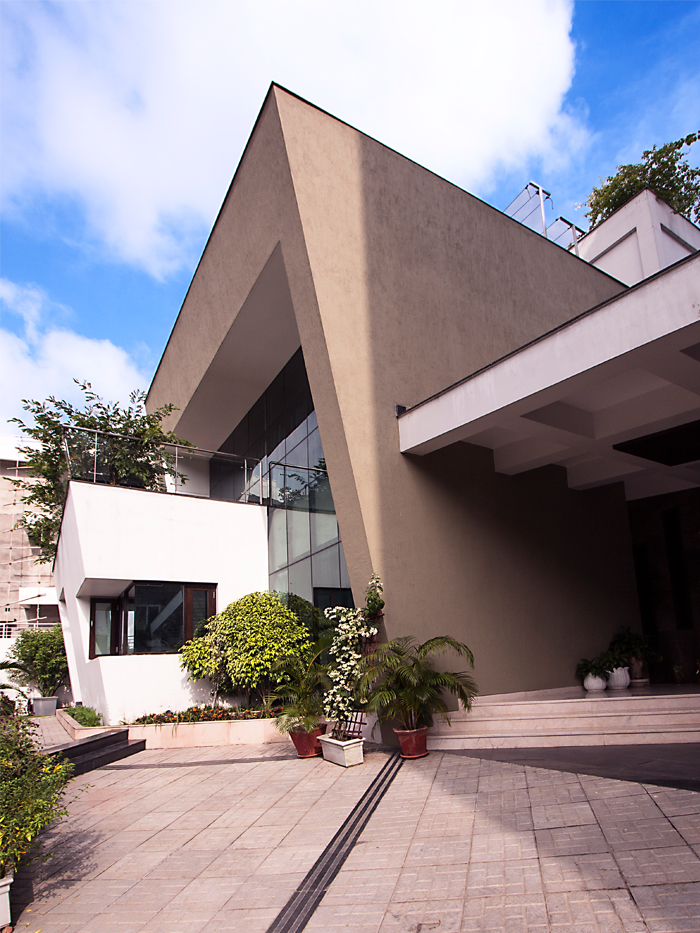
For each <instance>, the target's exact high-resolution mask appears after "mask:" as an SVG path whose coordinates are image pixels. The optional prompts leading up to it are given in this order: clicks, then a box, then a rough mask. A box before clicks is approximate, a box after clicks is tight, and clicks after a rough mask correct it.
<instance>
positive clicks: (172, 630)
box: [134, 583, 184, 654]
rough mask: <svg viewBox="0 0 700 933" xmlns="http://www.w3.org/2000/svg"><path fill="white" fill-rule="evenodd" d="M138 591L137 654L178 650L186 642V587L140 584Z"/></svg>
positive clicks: (168, 584)
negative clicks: (184, 603)
mask: <svg viewBox="0 0 700 933" xmlns="http://www.w3.org/2000/svg"><path fill="white" fill-rule="evenodd" d="M134 592H135V596H134V653H135V654H168V653H171V652H175V651H178V650H179V649H180V648H181V647H182V644H183V641H184V612H183V587H182V586H181V585H180V584H177V583H137V584H136V585H135V586H134Z"/></svg>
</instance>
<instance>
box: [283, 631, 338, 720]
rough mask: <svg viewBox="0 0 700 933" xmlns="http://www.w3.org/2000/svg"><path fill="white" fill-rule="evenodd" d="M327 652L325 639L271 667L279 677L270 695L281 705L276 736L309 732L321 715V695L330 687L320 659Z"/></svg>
mask: <svg viewBox="0 0 700 933" xmlns="http://www.w3.org/2000/svg"><path fill="white" fill-rule="evenodd" d="M327 648H328V639H322V640H320V641H318V642H316V644H315V645H310V646H309V648H308V649H307V650H306V651H305V652H303V653H301V654H297V655H293V656H288V657H282V658H280V659H279V660H278V661H277V662H276V663H275V664H274V665H273V670H274V672H275V674H277V675H279V676H281V677H283V678H284V679H283V681H282V683H280V684H279V685H278V686H277V687H275V689H274V691H273V694H274V696H275V697H277V698H278V699H280V700H282V701H283V702H284V708H283V709H282V712H281V713H280V714H279V715H278V716H277V728H278V729H279V731H280V732H283V733H286V732H313V731H314V729H316V728H318V724H319V720H320V718H321V715H322V713H323V694H324V692H325V691H326V690H327V689H328V688H329V687H330V686H331V681H330V678H329V676H328V665H327V664H324V663H323V662H322V660H321V656H322V655H323V653H324V652H325V651H326V650H327Z"/></svg>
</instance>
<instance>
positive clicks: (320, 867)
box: [267, 752, 403, 933]
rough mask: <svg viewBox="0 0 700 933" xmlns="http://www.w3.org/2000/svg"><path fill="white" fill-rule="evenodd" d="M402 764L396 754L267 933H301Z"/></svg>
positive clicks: (401, 760)
mask: <svg viewBox="0 0 700 933" xmlns="http://www.w3.org/2000/svg"><path fill="white" fill-rule="evenodd" d="M402 764H403V759H402V758H400V757H399V755H398V752H393V753H392V754H391V757H390V758H389V760H388V761H387V762H386V764H385V765H384V767H383V768H382V770H381V771H380V772H379V774H378V775H377V776H376V778H375V779H374V780H373V781H372V783H371V784H370V785H369V787H368V788H367V790H366V791H365V793H364V794H363V795H362V797H361V798H360V799H359V800H358V802H357V804H356V805H355V807H354V809H353V810H352V812H351V813H350V815H349V816H348V818H347V819H346V820H345V822H344V823H343V825H342V826H341V827H340V829H339V830H338V832H337V833H336V834H335V836H334V837H333V838H332V839H331V841H330V842H329V843H328V845H327V846H326V848H325V849H324V850H323V852H322V853H321V855H320V856H319V858H318V859H317V860H316V863H315V864H314V866H313V868H311V869H310V871H309V872H308V874H307V875H306V877H305V878H304V880H303V881H302V882H301V884H300V885H299V887H298V888H297V889H296V891H295V892H294V894H292V896H291V897H290V898H289V900H288V901H287V903H286V904H285V905H284V907H283V908H282V910H281V911H280V912H279V914H277V916H276V917H275V919H274V920H273V921H272V925H271V926H270V927H268V930H267V933H300V931H301V930H303V929H304V927H305V926H306V924H307V923H308V922H309V920H310V919H311V917H312V915H313V913H314V911H315V910H316V908H317V907H318V905H319V904H320V903H321V901H322V900H323V897H324V895H325V893H326V891H327V890H328V888H329V887H330V886H331V884H332V883H333V879H334V878H335V876H336V875H337V874H338V872H339V871H340V869H341V868H342V867H343V863H344V862H345V859H346V858H347V857H348V855H350V852H351V851H352V848H353V846H354V845H355V843H356V842H357V840H358V838H359V836H360V833H361V832H362V830H363V829H364V828H365V826H366V825H367V823H368V821H369V818H370V817H371V816H372V814H373V813H374V811H375V810H376V808H377V805H378V804H379V801H380V800H381V799H382V797H383V796H384V794H385V793H386V792H387V790H388V789H389V787H390V785H391V782H392V781H393V780H394V778H395V777H396V775H397V774H398V772H399V769H400V768H401V765H402Z"/></svg>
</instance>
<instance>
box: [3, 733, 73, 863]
mask: <svg viewBox="0 0 700 933" xmlns="http://www.w3.org/2000/svg"><path fill="white" fill-rule="evenodd" d="M35 728H36V727H35V726H34V725H33V724H32V723H31V722H30V721H29V720H27V719H26V718H21V717H19V716H1V717H0V877H2V876H3V875H5V874H7V873H8V872H11V871H14V870H15V869H16V868H17V867H18V865H19V864H20V862H22V861H24V862H27V861H32V860H33V859H36V858H42V857H46V858H48V855H46V856H44V855H43V854H42V851H41V843H40V842H39V841H38V840H37V836H38V835H39V833H40V832H41V830H42V829H44V828H45V827H47V826H49V825H51V823H55V822H58V821H60V820H62V819H63V818H64V817H65V816H66V809H65V807H64V806H63V805H62V803H61V797H62V794H63V790H64V788H65V786H66V784H67V782H68V781H69V779H70V778H71V776H72V774H73V765H72V764H71V763H70V762H66V761H63V760H59V759H58V758H56V757H54V756H52V755H44V754H42V753H41V752H40V751H39V750H38V749H37V747H36V745H35V744H34V740H33V737H32V730H33V729H35Z"/></svg>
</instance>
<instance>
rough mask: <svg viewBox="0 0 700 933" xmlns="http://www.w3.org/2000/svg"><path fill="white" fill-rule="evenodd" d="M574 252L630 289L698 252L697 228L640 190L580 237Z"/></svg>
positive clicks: (699, 243) (699, 242)
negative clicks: (577, 250)
mask: <svg viewBox="0 0 700 933" xmlns="http://www.w3.org/2000/svg"><path fill="white" fill-rule="evenodd" d="M684 244H685V245H684ZM578 248H579V255H580V256H581V258H582V259H585V260H586V261H587V262H590V263H592V264H593V265H594V266H597V268H599V269H602V270H603V272H607V273H608V275H612V276H614V277H615V278H616V279H619V280H620V281H621V282H624V283H625V285H635V284H636V283H637V282H641V280H642V279H646V278H648V277H649V276H650V275H654V273H655V272H659V271H660V270H661V269H665V268H667V266H670V265H672V264H673V263H674V262H678V260H679V259H685V258H686V256H690V255H691V254H692V253H693V252H695V251H696V250H698V249H700V229H699V228H698V227H696V226H695V224H694V223H692V222H691V221H690V220H688V219H687V217H683V216H682V215H681V214H674V213H673V210H672V209H671V208H670V207H669V206H668V204H666V202H665V201H662V200H661V199H660V198H657V197H656V195H655V194H654V193H653V191H649V190H648V189H645V190H644V191H640V192H639V194H638V195H636V197H634V198H632V199H631V200H630V201H628V202H627V204H624V205H623V206H622V207H620V208H618V209H617V210H616V211H615V213H614V214H612V215H611V216H610V217H608V219H607V220H604V221H603V222H602V223H600V224H598V226H596V227H594V228H593V230H591V232H590V233H587V234H586V236H584V237H582V238H581V239H580V240H579V242H578Z"/></svg>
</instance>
